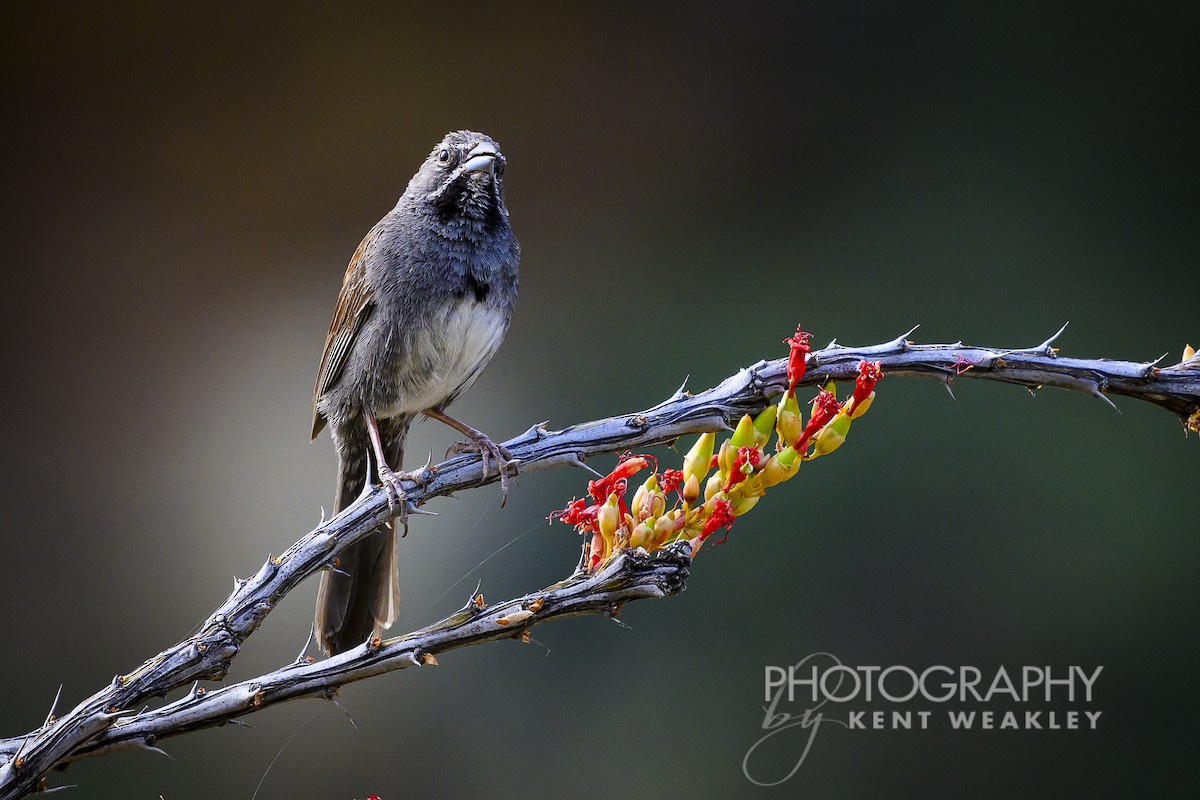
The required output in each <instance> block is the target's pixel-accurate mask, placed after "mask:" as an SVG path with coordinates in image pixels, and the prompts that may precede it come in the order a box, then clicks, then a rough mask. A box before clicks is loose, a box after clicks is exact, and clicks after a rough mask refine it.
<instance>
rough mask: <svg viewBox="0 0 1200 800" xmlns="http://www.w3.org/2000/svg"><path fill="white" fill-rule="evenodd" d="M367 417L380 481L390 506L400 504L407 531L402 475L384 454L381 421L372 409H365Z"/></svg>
mask: <svg viewBox="0 0 1200 800" xmlns="http://www.w3.org/2000/svg"><path fill="white" fill-rule="evenodd" d="M364 412H365V414H364V415H365V416H366V418H367V430H368V431H369V432H370V434H371V449H372V450H374V451H375V463H376V464H377V465H378V466H377V467H376V471H377V472H378V473H379V482H380V483H381V484H383V489H384V491H385V492H387V497H388V507H389V508H392V509H393V510H394V509H395V508H396V506H397V505H398V506H400V522H401V524H403V525H404V530H405V532H407V531H408V519H407V517H408V514H407V510H408V502H407V498H406V497H405V495H404V490H403V489H402V488H400V480H401V478H402V476H401V475H397V474H396V473H395V472H393V471H392V468H391V467H389V466H388V463H387V458H386V457H385V456H384V454H383V441H382V439H381V438H380V436H379V423H378V422H376V421H375V415H374V414H372V413H371V409H369V408H368V409H364Z"/></svg>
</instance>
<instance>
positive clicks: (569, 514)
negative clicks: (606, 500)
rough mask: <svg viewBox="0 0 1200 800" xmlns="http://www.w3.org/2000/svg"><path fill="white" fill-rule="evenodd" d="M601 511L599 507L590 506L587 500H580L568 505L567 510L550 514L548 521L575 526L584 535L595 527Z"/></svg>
mask: <svg viewBox="0 0 1200 800" xmlns="http://www.w3.org/2000/svg"><path fill="white" fill-rule="evenodd" d="M599 510H600V507H599V506H598V505H591V506H589V505H588V503H587V500H585V499H583V498H580V499H579V500H572V501H571V502H569V503H567V507H566V508H563V509H559V510H558V511H552V512H550V516H549V517H548V519H551V520H555V519H557V520H559V521H561V522H565V523H567V524H568V525H574V526H575V527H576V528H578V529H579V531H580V532H581V533H582V532H583V531H586V530H591V529H592V528H594V527H595V525H596V513H597V512H598V511H599Z"/></svg>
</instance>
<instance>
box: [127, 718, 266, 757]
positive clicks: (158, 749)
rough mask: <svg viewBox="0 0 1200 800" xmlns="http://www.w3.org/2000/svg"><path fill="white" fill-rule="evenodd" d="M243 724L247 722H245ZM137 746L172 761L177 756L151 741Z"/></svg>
mask: <svg viewBox="0 0 1200 800" xmlns="http://www.w3.org/2000/svg"><path fill="white" fill-rule="evenodd" d="M243 724H245V723H243ZM137 747H138V749H139V750H149V751H150V752H151V753H158V754H159V755H160V756H166V757H167V758H169V759H171V760H172V761H174V760H175V756H173V755H171V754H170V753H168V752H167V751H166V750H163V749H162V748H161V747H159V746H158V745H153V744H150V743H149V742H145V743H144V744H140V745H138V746H137Z"/></svg>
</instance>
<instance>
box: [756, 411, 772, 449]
mask: <svg viewBox="0 0 1200 800" xmlns="http://www.w3.org/2000/svg"><path fill="white" fill-rule="evenodd" d="M777 410H778V409H776V408H775V406H773V405H772V406H767V407H766V408H764V409H763V410H762V413H760V414H759V415H758V416H757V417H755V418H754V445H755V447H762V446H763V445H765V444H766V443H767V442H768V441H770V439H771V429H772V428H774V427H775V413H776V411H777Z"/></svg>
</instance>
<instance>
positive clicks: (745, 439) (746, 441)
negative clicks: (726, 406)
mask: <svg viewBox="0 0 1200 800" xmlns="http://www.w3.org/2000/svg"><path fill="white" fill-rule="evenodd" d="M754 442H755V431H754V420H753V419H751V418H750V415H749V414H743V415H742V418H741V419H740V420H738V424H737V427H736V428H735V429H734V431H733V436H730V437H729V446H730V447H732V448H734V449H735V450H736V449H737V448H739V447H753V446H754Z"/></svg>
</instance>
